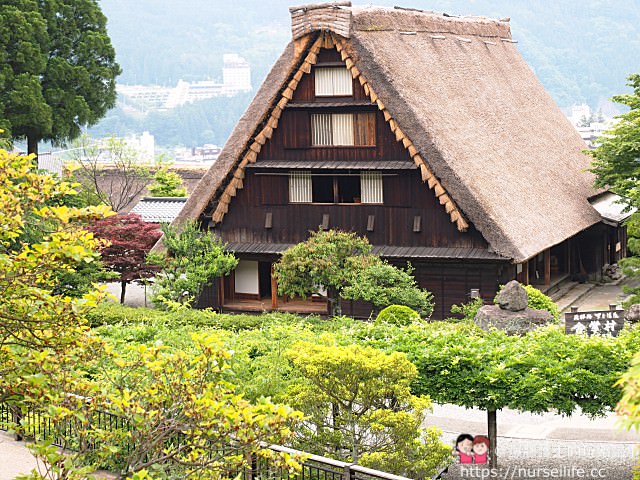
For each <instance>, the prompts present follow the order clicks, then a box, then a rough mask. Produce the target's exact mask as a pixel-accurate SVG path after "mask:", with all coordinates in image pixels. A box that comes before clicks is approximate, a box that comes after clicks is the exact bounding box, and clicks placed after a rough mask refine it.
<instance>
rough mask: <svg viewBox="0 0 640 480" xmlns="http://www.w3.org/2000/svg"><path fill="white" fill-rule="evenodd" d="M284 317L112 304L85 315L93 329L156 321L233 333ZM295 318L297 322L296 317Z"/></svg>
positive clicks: (109, 303) (285, 317) (285, 316)
mask: <svg viewBox="0 0 640 480" xmlns="http://www.w3.org/2000/svg"><path fill="white" fill-rule="evenodd" d="M287 318H288V314H275V313H273V314H266V315H249V314H229V313H217V312H215V311H214V310H211V309H205V310H190V309H184V310H180V311H179V312H170V311H165V310H157V309H153V308H143V307H138V308H133V307H127V306H124V305H120V304H117V303H114V302H103V303H101V304H100V305H98V307H96V308H94V309H93V310H92V311H91V312H90V313H89V314H88V315H87V320H88V322H89V325H90V326H91V327H94V328H95V327H99V326H103V325H117V324H125V325H126V324H136V323H154V322H160V323H163V324H165V325H174V326H181V325H185V326H190V327H193V328H195V329H197V328H201V327H202V328H221V329H224V330H230V331H234V332H237V331H240V330H252V329H255V328H260V327H262V325H263V324H264V323H265V322H267V321H272V320H284V321H286V319H287ZM295 318H296V319H298V317H295Z"/></svg>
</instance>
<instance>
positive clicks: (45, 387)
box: [14, 334, 301, 480]
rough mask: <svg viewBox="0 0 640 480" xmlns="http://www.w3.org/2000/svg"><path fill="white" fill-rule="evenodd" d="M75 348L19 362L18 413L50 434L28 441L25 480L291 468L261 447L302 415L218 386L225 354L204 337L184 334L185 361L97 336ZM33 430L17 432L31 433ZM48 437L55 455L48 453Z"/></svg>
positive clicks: (285, 458)
mask: <svg viewBox="0 0 640 480" xmlns="http://www.w3.org/2000/svg"><path fill="white" fill-rule="evenodd" d="M84 340H85V345H84V346H82V345H76V346H75V348H74V349H73V350H72V351H70V352H68V353H67V354H65V355H64V356H56V355H50V354H47V353H44V354H41V355H32V356H30V357H28V360H29V365H30V366H31V368H32V371H33V372H34V373H35V372H37V373H38V375H27V376H23V377H21V378H20V379H16V381H17V383H16V385H17V386H18V387H19V388H20V390H21V391H24V392H27V394H26V395H25V396H24V398H23V400H22V405H24V406H28V407H29V408H30V409H31V410H34V409H35V410H38V411H41V412H43V413H42V415H43V418H44V420H45V422H46V424H47V425H50V426H52V427H53V432H52V433H53V435H50V436H49V437H48V438H42V437H38V436H37V434H36V443H35V444H34V445H33V446H31V447H30V448H31V450H32V452H33V453H34V455H35V456H36V458H37V459H38V460H39V462H40V463H41V465H42V466H43V467H44V468H41V469H40V471H41V472H44V475H42V476H41V475H39V474H35V473H32V476H30V477H29V478H32V479H34V478H37V479H40V478H42V477H44V478H47V479H51V480H54V479H55V480H58V479H60V478H67V479H78V480H80V479H83V478H87V477H86V476H87V475H88V474H91V473H93V472H94V471H95V470H96V469H97V468H102V469H108V470H110V471H114V472H116V473H117V474H119V475H120V478H128V477H129V476H130V475H134V474H135V473H137V472H143V471H146V472H148V473H149V474H151V475H152V477H153V478H231V477H233V476H235V475H236V474H237V473H238V472H240V471H242V470H243V469H246V468H249V467H250V465H251V463H250V462H251V460H250V458H251V456H253V457H254V458H255V459H256V461H260V460H262V459H265V458H266V459H269V460H270V461H271V462H273V463H274V464H275V466H277V467H281V468H283V469H285V470H288V471H293V470H294V469H297V468H299V465H298V463H297V461H296V458H295V457H294V456H290V455H287V454H276V453H275V452H273V451H271V450H269V449H264V448H263V444H261V442H265V443H269V444H272V443H279V444H282V443H286V442H288V441H289V440H290V438H291V437H292V435H293V433H292V432H293V428H294V426H295V425H296V424H297V422H298V421H299V419H300V418H301V414H300V413H299V412H295V411H294V410H292V409H291V408H290V407H287V406H284V405H278V404H274V403H272V402H270V401H268V400H265V399H261V400H260V401H257V402H254V403H251V402H249V401H247V400H245V399H244V398H243V397H242V396H241V395H239V394H238V393H237V392H236V388H235V386H234V385H232V384H230V383H228V382H227V381H226V379H225V376H226V372H227V371H228V370H229V369H230V368H231V363H232V357H231V353H230V352H229V351H227V350H225V349H224V348H223V347H222V346H221V344H220V343H219V341H218V340H217V339H216V338H214V336H213V335H195V334H194V335H192V339H191V342H190V345H189V351H188V352H184V351H181V350H177V349H171V348H169V347H166V346H162V345H160V346H153V347H146V346H144V345H134V346H129V347H128V348H126V349H124V350H122V351H118V352H117V353H116V351H115V350H113V349H112V347H111V345H110V344H105V343H103V342H102V341H101V340H100V339H98V338H97V337H93V336H91V335H86V336H85V338H84ZM85 347H86V348H85ZM23 362H24V361H23ZM87 369H89V370H90V371H91V375H87ZM14 386H15V385H14ZM34 421H37V417H29V418H28V419H26V420H25V421H23V422H22V423H21V425H20V426H18V427H17V428H18V430H19V431H21V432H24V433H25V434H27V433H29V432H30V431H35V432H38V431H40V430H38V427H41V425H40V424H39V423H34ZM53 437H55V438H56V440H57V441H58V442H62V445H63V447H64V448H65V449H66V450H65V451H64V452H60V451H59V450H58V448H57V447H53V446H52V445H51V440H52V439H53Z"/></svg>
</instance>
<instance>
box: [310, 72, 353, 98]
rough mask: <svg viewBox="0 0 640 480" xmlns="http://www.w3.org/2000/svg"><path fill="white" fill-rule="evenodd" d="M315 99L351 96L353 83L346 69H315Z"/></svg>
mask: <svg viewBox="0 0 640 480" xmlns="http://www.w3.org/2000/svg"><path fill="white" fill-rule="evenodd" d="M314 78H315V83H316V97H341V96H346V95H353V81H352V79H351V73H350V72H349V70H347V68H346V67H345V68H316V69H315V70H314Z"/></svg>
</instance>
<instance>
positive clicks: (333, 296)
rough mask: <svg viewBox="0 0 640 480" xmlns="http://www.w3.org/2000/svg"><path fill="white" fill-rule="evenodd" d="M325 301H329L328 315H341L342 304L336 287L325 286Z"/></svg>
mask: <svg viewBox="0 0 640 480" xmlns="http://www.w3.org/2000/svg"><path fill="white" fill-rule="evenodd" d="M327 302H328V303H329V315H331V316H332V317H336V316H340V315H342V305H341V303H340V295H339V293H338V290H337V289H335V288H327Z"/></svg>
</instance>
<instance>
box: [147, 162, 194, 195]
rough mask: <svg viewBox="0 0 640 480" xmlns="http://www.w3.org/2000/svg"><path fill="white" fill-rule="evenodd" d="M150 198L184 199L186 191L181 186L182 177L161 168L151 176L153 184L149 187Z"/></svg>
mask: <svg viewBox="0 0 640 480" xmlns="http://www.w3.org/2000/svg"><path fill="white" fill-rule="evenodd" d="M149 195H150V196H151V197H186V196H187V189H186V188H185V187H183V186H182V177H181V176H180V175H178V174H177V173H176V172H170V171H168V170H167V169H166V168H161V169H160V170H158V171H157V172H156V173H155V175H154V176H153V183H152V184H151V185H149Z"/></svg>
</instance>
